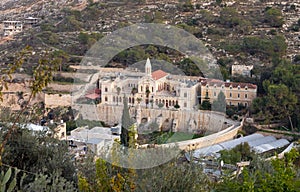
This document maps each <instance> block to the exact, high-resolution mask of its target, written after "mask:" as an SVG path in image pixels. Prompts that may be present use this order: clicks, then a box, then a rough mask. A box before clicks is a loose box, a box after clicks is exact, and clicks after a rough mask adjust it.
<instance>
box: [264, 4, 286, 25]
mask: <svg viewBox="0 0 300 192" xmlns="http://www.w3.org/2000/svg"><path fill="white" fill-rule="evenodd" d="M265 22H266V23H268V24H269V25H270V26H271V27H281V26H282V25H283V24H284V20H283V16H282V13H281V10H280V9H277V8H274V7H272V8H270V7H267V8H266V11H265Z"/></svg>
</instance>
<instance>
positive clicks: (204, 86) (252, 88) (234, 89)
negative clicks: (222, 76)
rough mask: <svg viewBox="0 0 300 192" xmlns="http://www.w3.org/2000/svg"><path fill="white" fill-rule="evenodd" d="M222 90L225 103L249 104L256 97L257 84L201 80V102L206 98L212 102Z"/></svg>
mask: <svg viewBox="0 0 300 192" xmlns="http://www.w3.org/2000/svg"><path fill="white" fill-rule="evenodd" d="M221 91H222V92H223V93H224V94H225V97H226V104H227V105H234V106H238V105H243V106H245V107H248V106H250V104H251V103H252V100H253V99H254V98H256V93H257V86H256V85H254V84H251V83H236V82H224V81H220V80H216V79H205V80H202V82H201V102H203V101H204V100H205V98H208V99H209V100H210V102H213V101H214V100H216V99H217V98H218V94H219V93H220V92H221Z"/></svg>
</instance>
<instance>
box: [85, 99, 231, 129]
mask: <svg viewBox="0 0 300 192" xmlns="http://www.w3.org/2000/svg"><path fill="white" fill-rule="evenodd" d="M84 108H87V110H86V111H85V112H84V110H81V111H80V112H81V113H82V114H83V117H84V118H87V119H89V116H90V117H93V116H94V115H95V110H93V109H92V108H93V107H91V106H90V107H82V108H81V109H84ZM94 108H95V107H94ZM122 110H123V106H110V105H98V107H97V112H96V113H98V119H97V120H100V121H103V122H105V123H107V124H108V125H115V124H119V123H120V122H121V117H122ZM129 111H130V114H131V117H135V116H136V114H137V113H140V115H139V116H140V117H141V119H142V120H144V121H147V122H148V123H149V122H156V123H157V124H158V125H159V126H160V127H161V125H162V124H163V123H166V122H169V123H170V128H171V129H172V131H174V132H178V131H180V132H190V133H203V132H204V131H209V132H218V131H220V130H222V129H224V128H226V127H228V125H226V124H224V122H228V121H230V120H227V119H226V118H225V117H224V115H223V114H222V113H218V112H212V111H199V110H195V111H188V110H168V109H146V108H142V109H141V110H140V112H139V111H138V110H137V109H136V108H135V107H130V109H129ZM89 112H90V114H89V115H87V114H88V113H89ZM93 118H94V117H93ZM90 120H93V119H90ZM146 124H147V123H146Z"/></svg>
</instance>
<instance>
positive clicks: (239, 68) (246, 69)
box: [231, 65, 253, 77]
mask: <svg viewBox="0 0 300 192" xmlns="http://www.w3.org/2000/svg"><path fill="white" fill-rule="evenodd" d="M252 69H253V65H232V66H231V73H232V75H233V76H238V75H242V76H246V77H251V76H252V75H251V71H252Z"/></svg>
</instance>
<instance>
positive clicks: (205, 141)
mask: <svg viewBox="0 0 300 192" xmlns="http://www.w3.org/2000/svg"><path fill="white" fill-rule="evenodd" d="M243 123H244V120H243V121H242V122H241V123H240V124H239V125H232V126H230V127H228V128H226V129H224V130H222V131H220V132H216V133H213V134H211V135H208V136H205V137H201V138H198V139H191V140H186V141H180V142H176V143H168V144H163V145H154V146H153V145H149V144H146V145H140V146H139V147H140V148H149V147H163V148H172V147H174V146H178V147H179V148H180V149H181V150H185V151H190V150H195V149H200V148H203V147H208V146H212V145H214V144H217V143H221V142H224V141H228V140H231V139H233V138H234V137H235V136H236V135H237V132H238V130H240V129H242V127H243Z"/></svg>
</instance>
